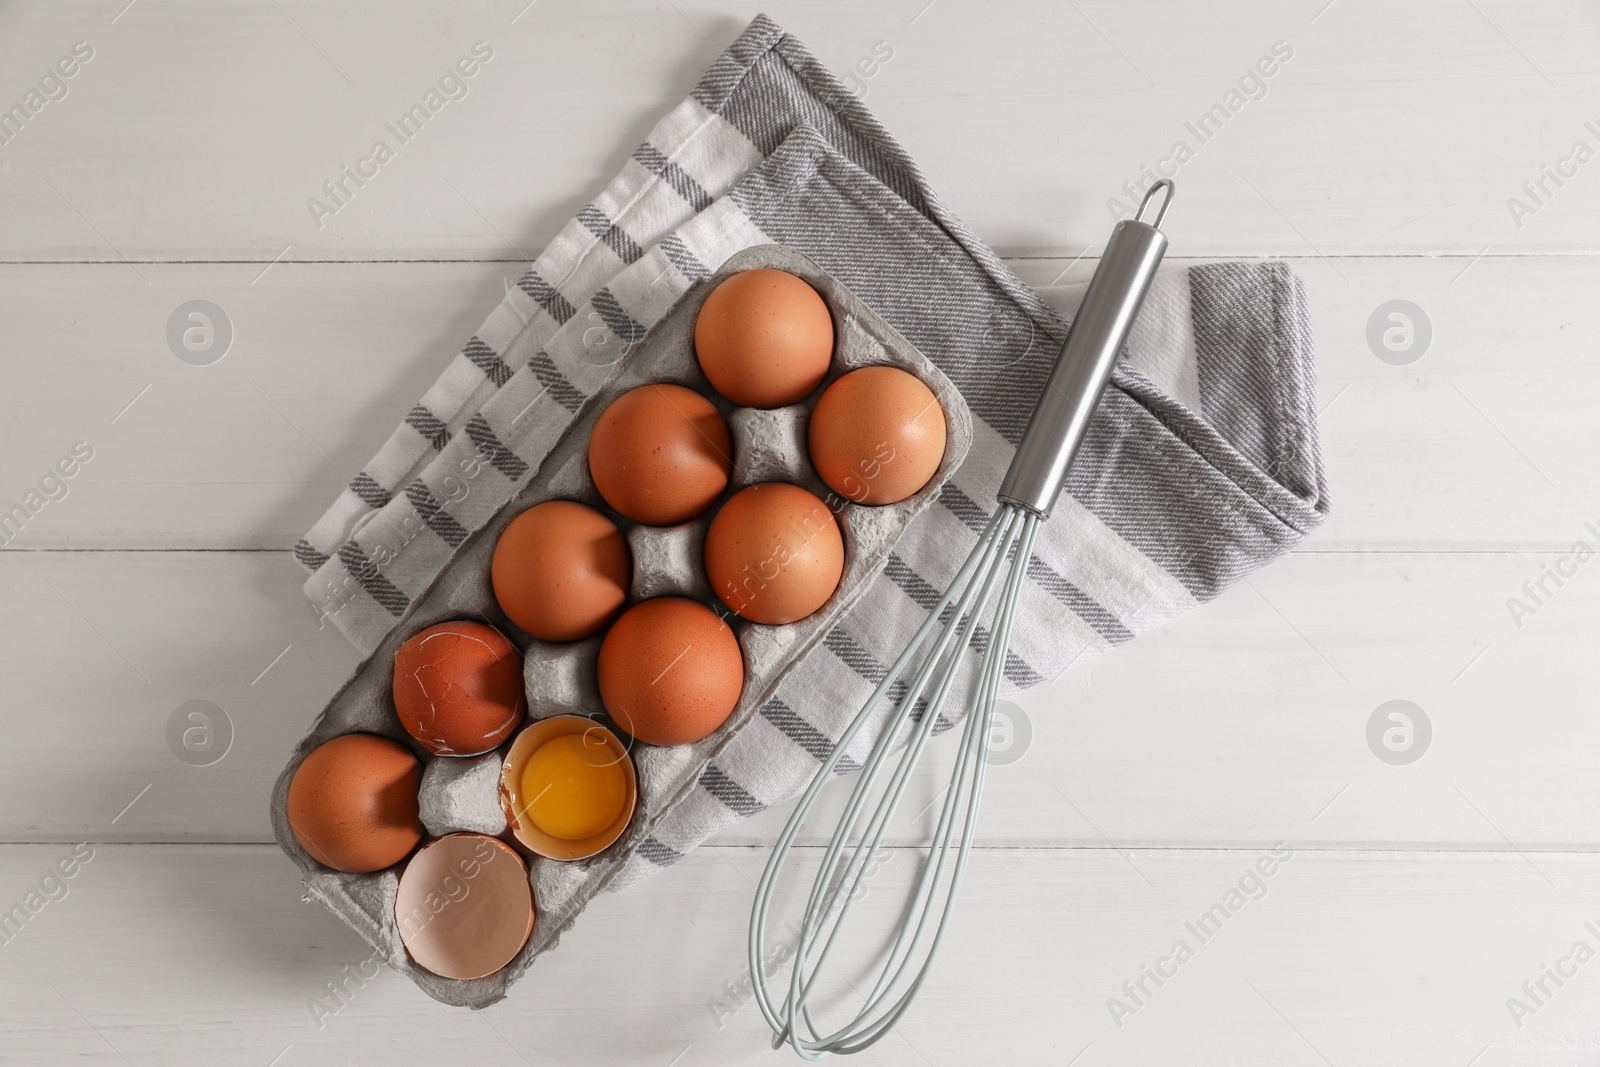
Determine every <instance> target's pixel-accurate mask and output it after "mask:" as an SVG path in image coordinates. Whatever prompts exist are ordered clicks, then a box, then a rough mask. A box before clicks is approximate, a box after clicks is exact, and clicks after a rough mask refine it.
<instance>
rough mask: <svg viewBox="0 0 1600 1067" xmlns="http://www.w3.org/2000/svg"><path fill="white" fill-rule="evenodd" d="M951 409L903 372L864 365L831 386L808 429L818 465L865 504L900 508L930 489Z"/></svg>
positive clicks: (833, 483)
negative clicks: (918, 492) (945, 417)
mask: <svg viewBox="0 0 1600 1067" xmlns="http://www.w3.org/2000/svg"><path fill="white" fill-rule="evenodd" d="M944 436H945V423H944V409H943V408H941V407H940V406H939V400H938V398H937V397H935V396H934V395H933V390H932V389H929V388H928V387H927V386H926V385H924V384H923V383H922V380H921V379H919V378H918V377H916V375H913V374H907V373H906V372H905V371H903V370H900V369H899V368H898V367H863V368H861V369H860V370H854V371H851V372H850V373H849V374H846V375H845V376H844V377H842V378H840V379H839V380H838V381H836V382H834V383H833V384H832V385H830V386H828V388H827V389H825V390H823V392H822V396H821V397H820V398H819V399H818V400H817V406H816V407H815V408H813V409H812V411H811V422H810V425H809V426H808V427H807V429H806V437H807V443H808V444H809V446H810V449H811V465H812V466H813V467H815V468H816V469H817V474H818V475H819V476H820V477H821V478H822V480H823V481H824V482H827V483H828V488H830V489H832V490H833V491H834V492H836V493H838V494H839V495H840V496H842V497H844V498H845V499H847V500H853V501H855V502H856V503H857V504H894V503H898V502H899V501H901V500H904V499H906V497H908V496H911V495H912V494H914V493H915V492H916V491H917V490H919V489H921V488H922V487H923V486H925V485H927V484H928V479H929V478H932V477H933V475H934V472H936V471H937V470H938V469H939V461H940V460H942V459H943V458H944Z"/></svg>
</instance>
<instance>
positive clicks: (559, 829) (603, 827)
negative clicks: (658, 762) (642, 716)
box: [500, 715, 638, 860]
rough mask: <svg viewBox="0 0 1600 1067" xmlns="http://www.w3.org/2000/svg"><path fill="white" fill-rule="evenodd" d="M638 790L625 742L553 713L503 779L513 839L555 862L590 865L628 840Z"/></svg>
mask: <svg viewBox="0 0 1600 1067" xmlns="http://www.w3.org/2000/svg"><path fill="white" fill-rule="evenodd" d="M637 789H638V786H637V782H636V779H635V777H634V771H633V761H632V760H631V759H630V758H629V756H628V750H627V749H626V748H624V747H623V744H622V741H621V740H619V739H618V737H617V735H616V734H614V733H612V732H611V731H610V730H608V729H606V728H605V727H604V726H602V725H600V724H599V723H597V722H594V721H592V720H590V719H586V718H584V717H582V716H581V715H552V716H550V717H549V718H546V719H540V720H539V721H538V722H535V723H534V724H532V725H531V726H529V727H528V728H527V729H526V730H523V731H522V733H520V734H518V735H517V739H516V740H515V741H513V742H512V743H511V751H510V753H509V754H507V756H506V762H505V765H504V767H503V768H502V769H501V775H500V792H501V801H502V803H503V804H504V806H505V809H506V824H507V825H508V826H510V827H511V832H512V834H513V835H515V837H516V839H517V840H518V841H519V842H521V843H522V844H523V845H524V846H526V847H527V848H528V849H529V850H530V851H532V852H534V853H536V854H537V855H540V856H545V857H547V858H549V859H554V860H578V859H587V858H588V857H590V856H593V855H595V854H597V853H599V852H602V851H604V850H605V849H606V848H607V847H609V846H610V845H611V844H612V842H614V841H616V840H617V838H619V837H621V836H622V834H623V831H625V830H626V829H627V828H628V821H629V820H630V819H631V818H632V817H633V808H634V804H635V801H636V798H637Z"/></svg>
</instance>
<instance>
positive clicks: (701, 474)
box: [589, 384, 733, 526]
mask: <svg viewBox="0 0 1600 1067" xmlns="http://www.w3.org/2000/svg"><path fill="white" fill-rule="evenodd" d="M732 470H733V439H732V438H731V437H729V436H728V424H727V423H726V422H724V421H723V419H722V415H721V413H719V412H718V411H717V409H716V408H715V407H714V406H713V405H712V403H711V401H709V400H707V399H706V398H705V397H703V396H701V395H700V394H699V393H697V392H695V391H694V390H693V389H685V388H684V387H683V386H681V385H665V384H663V385H643V386H640V387H639V388H637V389H634V390H631V391H629V392H626V393H623V394H622V395H621V396H619V397H617V399H616V400H614V401H612V403H611V406H610V407H608V408H606V410H605V411H604V412H603V413H602V414H601V416H600V418H599V420H598V421H597V422H596V423H595V426H594V434H593V436H591V437H590V438H589V473H590V474H591V475H593V477H594V484H595V488H597V489H599V490H600V495H601V496H603V497H605V500H606V503H607V504H610V505H611V506H612V507H614V508H616V509H617V510H618V511H620V512H622V514H624V515H626V516H627V517H628V518H630V519H632V520H633V521H634V522H642V523H645V524H646V525H648V526H675V525H677V524H678V523H680V522H688V521H689V520H690V519H692V518H694V517H695V516H697V515H702V514H704V513H705V511H706V509H707V508H709V507H711V505H712V504H714V503H716V499H717V497H719V496H721V495H722V491H723V490H724V489H726V488H727V487H728V474H729V472H731V471H732Z"/></svg>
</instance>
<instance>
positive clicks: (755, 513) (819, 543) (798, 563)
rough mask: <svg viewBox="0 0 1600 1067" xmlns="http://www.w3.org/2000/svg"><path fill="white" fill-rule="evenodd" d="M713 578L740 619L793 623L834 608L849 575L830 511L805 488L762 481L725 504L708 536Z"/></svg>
mask: <svg viewBox="0 0 1600 1067" xmlns="http://www.w3.org/2000/svg"><path fill="white" fill-rule="evenodd" d="M705 562H706V577H707V578H709V579H710V580H711V588H712V590H713V591H715V592H716V594H717V596H718V597H719V598H721V600H722V602H723V603H724V604H726V605H728V607H729V609H731V610H732V611H733V612H734V613H735V614H737V615H739V616H741V617H742V618H746V619H749V620H750V621H751V622H764V623H788V622H795V621H796V620H798V619H803V618H805V617H806V616H807V615H810V614H811V613H812V612H814V611H816V610H817V609H818V608H820V607H822V605H823V604H825V603H827V601H828V598H829V597H831V596H832V595H833V591H834V590H835V589H837V588H838V587H839V578H840V576H841V575H842V574H843V573H844V537H843V536H842V535H841V534H840V532H839V524H838V522H836V521H835V520H834V517H833V512H831V511H829V510H828V506H827V505H826V504H824V503H823V502H822V501H821V500H818V499H817V498H816V497H815V496H814V495H812V494H811V493H808V492H806V491H805V490H804V489H802V488H800V487H799V486H798V485H789V484H788V483H786V482H763V483H762V484H760V485H752V486H750V487H749V488H747V489H742V490H740V491H739V492H737V493H735V494H734V495H733V496H732V497H730V498H729V499H728V502H727V503H726V504H724V505H722V510H721V511H719V512H717V517H716V518H714V519H712V520H711V528H710V529H709V530H707V531H706V548H705Z"/></svg>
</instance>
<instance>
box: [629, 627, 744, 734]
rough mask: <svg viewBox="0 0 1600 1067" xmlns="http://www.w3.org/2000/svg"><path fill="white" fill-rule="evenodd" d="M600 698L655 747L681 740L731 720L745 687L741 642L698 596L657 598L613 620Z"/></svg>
mask: <svg viewBox="0 0 1600 1067" xmlns="http://www.w3.org/2000/svg"><path fill="white" fill-rule="evenodd" d="M598 675H599V681H600V699H601V701H602V702H604V704H605V706H606V711H607V712H608V713H609V714H610V715H611V718H612V719H613V720H615V722H616V723H617V725H618V726H620V727H622V729H624V730H626V731H627V732H628V733H630V734H632V735H633V736H634V737H636V738H638V739H639V740H640V741H644V742H646V743H647V744H651V745H683V744H688V743H689V742H691V741H698V740H700V739H701V738H703V737H708V736H710V735H711V734H712V733H713V732H714V731H715V730H716V729H717V727H719V726H721V725H722V724H723V723H724V722H726V721H727V718H728V716H729V715H730V714H732V713H733V709H734V705H736V704H738V702H739V694H740V692H741V691H743V689H744V655H743V653H742V652H741V650H740V648H739V639H738V638H737V637H735V636H734V633H733V631H732V630H731V629H729V627H728V624H727V623H725V622H723V621H722V620H721V619H720V618H718V617H717V614H716V612H714V611H712V610H711V609H710V608H708V607H706V606H705V605H704V604H702V603H700V602H699V601H696V600H685V599H684V598H682V597H657V598H656V599H654V600H646V601H644V602H643V603H641V604H635V605H634V606H633V607H631V608H629V609H628V610H627V611H626V612H624V613H623V615H622V617H621V618H620V619H618V620H617V621H616V622H614V623H612V625H611V630H610V632H608V633H607V634H606V639H605V642H604V643H603V644H601V646H600V664H599V670H598Z"/></svg>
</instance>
